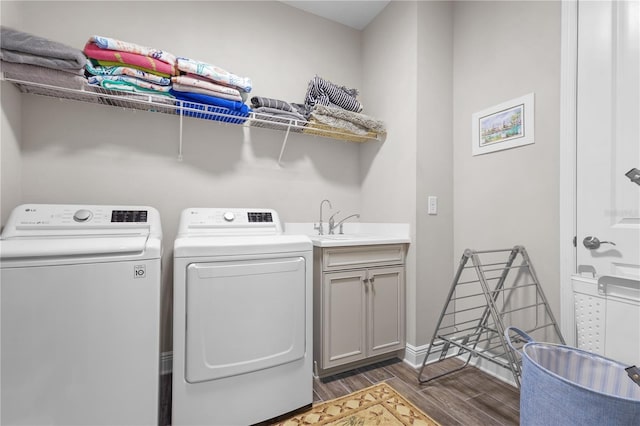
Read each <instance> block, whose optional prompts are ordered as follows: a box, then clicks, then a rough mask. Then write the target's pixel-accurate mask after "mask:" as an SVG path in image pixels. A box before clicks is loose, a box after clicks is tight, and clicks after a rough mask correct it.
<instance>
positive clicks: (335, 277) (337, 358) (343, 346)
mask: <svg viewBox="0 0 640 426" xmlns="http://www.w3.org/2000/svg"><path fill="white" fill-rule="evenodd" d="M364 280H365V271H364V270H360V271H345V272H331V273H327V274H324V280H323V292H324V294H323V301H324V304H323V308H322V309H323V315H322V343H323V345H322V361H323V362H322V364H323V365H322V368H324V369H326V368H331V367H336V366H339V365H343V364H346V363H349V362H353V361H357V360H360V359H363V358H365V356H366V355H367V354H366V344H365V336H366V333H365V321H366V302H365V281H364Z"/></svg>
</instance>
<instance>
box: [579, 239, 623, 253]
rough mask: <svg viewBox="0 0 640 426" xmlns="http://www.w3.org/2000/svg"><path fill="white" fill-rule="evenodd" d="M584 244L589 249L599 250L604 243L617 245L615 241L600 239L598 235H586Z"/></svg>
mask: <svg viewBox="0 0 640 426" xmlns="http://www.w3.org/2000/svg"><path fill="white" fill-rule="evenodd" d="M582 244H583V245H584V246H585V247H586V248H588V249H589V250H597V249H599V248H600V245H602V244H611V245H614V246H615V245H616V243H614V242H613V241H600V240H599V239H598V237H592V236H588V237H585V238H584V240H582Z"/></svg>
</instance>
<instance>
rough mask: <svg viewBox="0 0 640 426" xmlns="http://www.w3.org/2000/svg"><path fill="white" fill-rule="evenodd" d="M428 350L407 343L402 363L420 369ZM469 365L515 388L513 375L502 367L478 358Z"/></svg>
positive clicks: (473, 359)
mask: <svg viewBox="0 0 640 426" xmlns="http://www.w3.org/2000/svg"><path fill="white" fill-rule="evenodd" d="M428 350H429V345H428V344H427V345H422V346H413V345H411V344H409V343H407V344H406V349H405V353H404V360H403V361H404V362H406V363H407V364H409V365H410V366H411V367H413V368H420V367H422V361H423V360H424V357H425V356H426V355H427V352H428ZM463 360H466V356H465V357H464V358H463ZM469 364H470V365H473V366H474V367H476V368H479V369H480V370H482V371H483V372H485V373H487V374H488V375H490V376H493V377H495V378H496V379H498V380H501V381H503V382H506V383H509V384H510V385H512V386H516V382H515V380H514V379H513V374H511V371H510V370H508V369H506V368H504V367H500V366H499V365H498V364H496V363H494V362H490V361H487V360H485V359H483V358H480V357H475V358H472V359H471V362H470V363H469Z"/></svg>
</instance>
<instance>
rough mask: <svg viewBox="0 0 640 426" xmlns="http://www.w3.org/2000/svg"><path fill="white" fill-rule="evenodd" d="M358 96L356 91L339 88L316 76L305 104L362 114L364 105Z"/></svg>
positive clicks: (312, 80)
mask: <svg viewBox="0 0 640 426" xmlns="http://www.w3.org/2000/svg"><path fill="white" fill-rule="evenodd" d="M357 95H358V91H357V90H356V89H349V88H347V87H344V86H338V85H336V84H334V83H332V82H330V81H328V80H325V79H323V78H322V77H319V76H317V75H316V76H314V77H313V78H312V79H311V80H310V81H309V85H308V87H307V94H306V95H305V98H304V103H305V104H307V105H309V106H311V107H314V106H316V105H318V104H320V105H326V106H336V107H338V108H344V109H346V110H349V111H353V112H360V111H362V105H361V104H360V102H358V100H357V99H356V96H357Z"/></svg>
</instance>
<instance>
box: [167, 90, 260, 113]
mask: <svg viewBox="0 0 640 426" xmlns="http://www.w3.org/2000/svg"><path fill="white" fill-rule="evenodd" d="M169 93H171V94H172V95H173V96H175V97H176V99H180V100H184V101H189V102H197V103H200V104H207V105H214V106H218V107H222V108H228V109H230V110H233V111H238V112H242V113H249V112H251V110H250V109H249V107H248V106H247V105H245V104H243V103H242V102H237V101H230V100H227V99H222V98H218V97H215V96H209V95H203V94H200V93H192V92H178V91H176V90H173V89H171V91H170V92H169Z"/></svg>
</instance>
